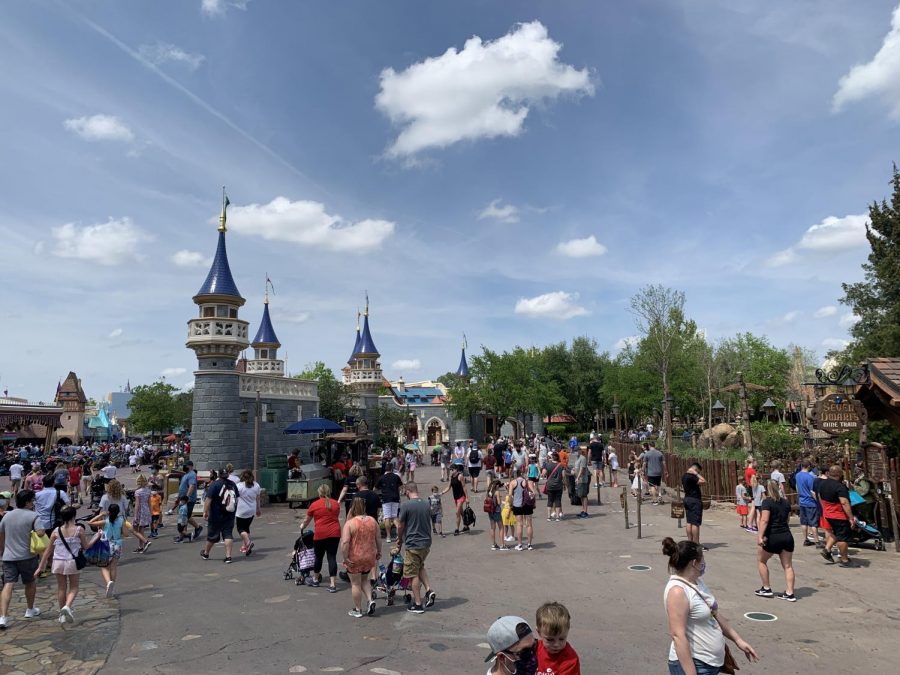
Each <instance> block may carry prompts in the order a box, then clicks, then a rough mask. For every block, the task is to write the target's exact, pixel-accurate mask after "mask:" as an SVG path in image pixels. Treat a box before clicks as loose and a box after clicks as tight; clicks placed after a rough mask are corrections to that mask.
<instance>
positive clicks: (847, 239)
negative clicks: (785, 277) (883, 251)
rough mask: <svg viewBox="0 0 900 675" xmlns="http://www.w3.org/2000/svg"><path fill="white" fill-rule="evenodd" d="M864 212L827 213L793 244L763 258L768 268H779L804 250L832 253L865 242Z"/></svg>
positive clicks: (798, 256)
mask: <svg viewBox="0 0 900 675" xmlns="http://www.w3.org/2000/svg"><path fill="white" fill-rule="evenodd" d="M868 221H869V217H868V216H867V215H864V214H862V215H852V216H844V217H843V218H836V217H834V216H828V217H827V218H826V219H825V220H823V221H822V222H821V223H817V224H815V225H812V226H811V227H810V228H809V229H807V230H806V232H804V233H803V236H802V237H801V238H800V241H798V242H797V243H796V244H794V245H793V246H791V247H790V248H786V249H784V250H783V251H778V252H777V253H774V254H773V255H771V256H770V257H769V258H768V260H766V265H767V266H768V267H781V266H783V265H787V264H789V263H792V262H795V261H796V260H798V259H799V258H800V254H801V253H803V252H809V253H820V254H826V255H827V254H831V253H837V252H839V251H843V250H846V249H849V248H858V247H860V246H865V245H866V244H868V240H867V239H866V223H867V222H868Z"/></svg>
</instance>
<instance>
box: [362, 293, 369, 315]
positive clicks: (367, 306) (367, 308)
mask: <svg viewBox="0 0 900 675" xmlns="http://www.w3.org/2000/svg"><path fill="white" fill-rule="evenodd" d="M363 316H369V291H366V311H365V313H364V314H363Z"/></svg>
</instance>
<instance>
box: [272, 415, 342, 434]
mask: <svg viewBox="0 0 900 675" xmlns="http://www.w3.org/2000/svg"><path fill="white" fill-rule="evenodd" d="M343 430H344V427H342V426H341V425H340V424H338V423H337V422H332V421H331V420H327V419H325V418H324V417H310V418H309V419H308V420H301V421H300V422H294V423H293V424H292V425H291V426H289V427H288V428H287V429H285V430H284V433H286V434H325V433H329V432H339V431H343Z"/></svg>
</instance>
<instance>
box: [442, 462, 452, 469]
mask: <svg viewBox="0 0 900 675" xmlns="http://www.w3.org/2000/svg"><path fill="white" fill-rule="evenodd" d="M449 466H450V465H449V464H447V462H441V468H442V469H446V468H448V467H449Z"/></svg>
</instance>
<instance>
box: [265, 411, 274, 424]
mask: <svg viewBox="0 0 900 675" xmlns="http://www.w3.org/2000/svg"><path fill="white" fill-rule="evenodd" d="M266 422H268V423H269V424H274V423H275V411H274V410H272V409H271V408H269V409H268V410H266Z"/></svg>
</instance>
